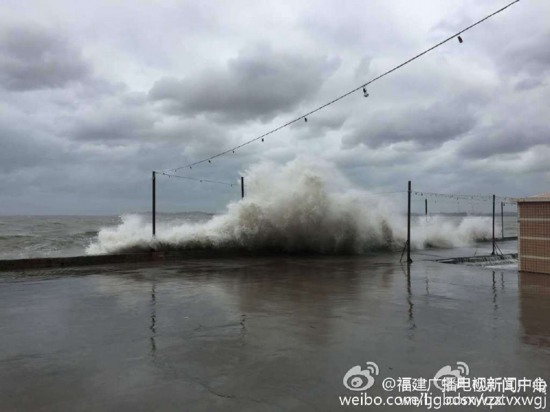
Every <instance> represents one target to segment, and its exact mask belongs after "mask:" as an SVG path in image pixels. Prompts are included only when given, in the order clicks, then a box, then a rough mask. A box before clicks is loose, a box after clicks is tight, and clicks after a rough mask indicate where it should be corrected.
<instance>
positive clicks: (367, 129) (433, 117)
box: [342, 102, 476, 149]
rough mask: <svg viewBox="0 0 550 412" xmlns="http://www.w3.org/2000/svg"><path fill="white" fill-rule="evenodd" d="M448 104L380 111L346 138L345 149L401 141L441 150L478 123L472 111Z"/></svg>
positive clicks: (386, 144)
mask: <svg viewBox="0 0 550 412" xmlns="http://www.w3.org/2000/svg"><path fill="white" fill-rule="evenodd" d="M446 103H447V102H438V103H436V104H433V105H430V106H428V107H416V106H414V105H413V106H412V107H410V108H409V107H407V108H404V109H402V110H398V109H397V108H395V109H393V110H384V111H379V112H376V113H374V114H372V115H371V116H370V117H369V118H368V119H367V120H366V121H365V122H364V123H362V124H361V125H360V126H358V127H357V128H356V129H355V130H354V131H353V132H351V133H349V134H347V135H345V136H344V137H343V138H342V144H343V147H344V148H351V147H354V146H356V145H358V144H361V143H363V144H365V145H367V146H369V147H373V148H376V147H381V146H388V145H391V144H393V143H399V142H414V143H416V144H417V145H419V146H420V147H422V148H425V149H431V148H435V147H438V146H440V145H442V144H443V143H445V142H446V141H449V140H453V139H456V138H458V137H459V136H461V135H463V134H465V133H467V132H468V131H470V130H471V129H472V128H473V127H474V126H475V124H476V119H475V117H474V116H473V115H472V114H471V112H470V111H469V110H468V109H466V108H463V107H460V106H457V105H455V104H450V105H448V104H446Z"/></svg>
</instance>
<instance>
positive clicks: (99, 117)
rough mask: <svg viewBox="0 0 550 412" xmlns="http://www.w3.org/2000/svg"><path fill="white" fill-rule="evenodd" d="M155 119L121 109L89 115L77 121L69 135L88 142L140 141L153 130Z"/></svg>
mask: <svg viewBox="0 0 550 412" xmlns="http://www.w3.org/2000/svg"><path fill="white" fill-rule="evenodd" d="M153 125H154V117H153V116H152V115H151V114H149V113H145V112H144V111H142V110H130V109H127V108H121V109H118V110H117V111H102V112H97V113H89V114H87V115H85V116H83V117H82V118H81V119H79V120H77V121H76V123H75V124H74V125H73V126H72V128H71V131H70V132H69V135H70V136H71V137H74V138H76V139H80V140H87V141H110V142H115V143H119V141H121V140H140V139H142V138H144V137H146V136H147V135H148V134H149V133H150V132H151V131H152V128H153Z"/></svg>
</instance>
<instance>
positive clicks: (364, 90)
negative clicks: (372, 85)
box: [363, 87, 369, 97]
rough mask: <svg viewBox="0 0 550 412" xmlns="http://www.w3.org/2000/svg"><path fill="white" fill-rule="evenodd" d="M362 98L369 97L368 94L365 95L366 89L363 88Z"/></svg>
mask: <svg viewBox="0 0 550 412" xmlns="http://www.w3.org/2000/svg"><path fill="white" fill-rule="evenodd" d="M363 96H364V97H369V94H368V93H367V88H366V87H363Z"/></svg>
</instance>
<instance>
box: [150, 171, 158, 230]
mask: <svg viewBox="0 0 550 412" xmlns="http://www.w3.org/2000/svg"><path fill="white" fill-rule="evenodd" d="M152 189H153V190H152V195H153V211H152V216H151V217H152V220H153V222H152V223H153V237H155V233H156V224H157V193H156V192H157V178H156V172H155V171H154V170H153V188H152Z"/></svg>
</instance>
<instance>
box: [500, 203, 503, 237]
mask: <svg viewBox="0 0 550 412" xmlns="http://www.w3.org/2000/svg"><path fill="white" fill-rule="evenodd" d="M500 225H501V228H500V230H501V233H502V236H501V237H502V240H504V202H500Z"/></svg>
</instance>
